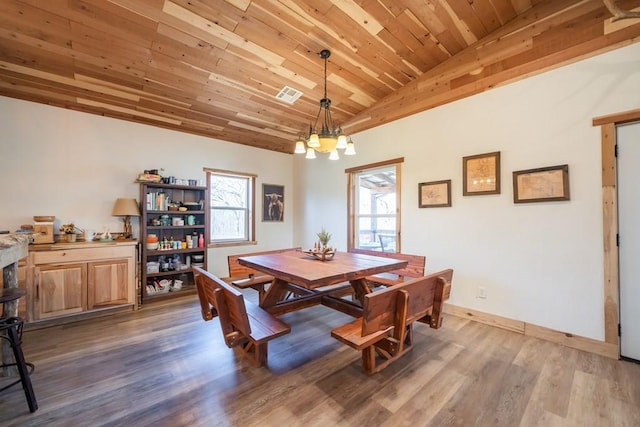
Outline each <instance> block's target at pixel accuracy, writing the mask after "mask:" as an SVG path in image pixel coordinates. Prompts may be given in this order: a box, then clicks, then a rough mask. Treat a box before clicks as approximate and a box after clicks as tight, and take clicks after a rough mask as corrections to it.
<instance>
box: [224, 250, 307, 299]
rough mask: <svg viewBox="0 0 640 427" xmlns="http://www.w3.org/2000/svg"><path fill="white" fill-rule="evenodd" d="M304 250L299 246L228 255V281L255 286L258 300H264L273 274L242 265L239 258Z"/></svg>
mask: <svg viewBox="0 0 640 427" xmlns="http://www.w3.org/2000/svg"><path fill="white" fill-rule="evenodd" d="M300 250H302V249H301V248H300V247H297V248H287V249H275V250H271V251H262V252H252V253H247V254H240V255H229V256H228V257H227V262H228V264H229V278H228V279H227V282H228V283H231V284H232V285H233V286H235V287H237V288H240V289H246V288H253V289H255V290H256V291H258V301H260V302H262V299H263V298H264V295H265V292H266V289H265V286H266V285H268V284H269V283H271V282H272V281H273V276H270V275H268V274H264V273H261V272H259V271H256V270H254V269H253V268H250V267H245V266H244V265H240V263H239V262H238V258H240V257H245V256H251V255H264V254H270V253H278V252H287V251H300Z"/></svg>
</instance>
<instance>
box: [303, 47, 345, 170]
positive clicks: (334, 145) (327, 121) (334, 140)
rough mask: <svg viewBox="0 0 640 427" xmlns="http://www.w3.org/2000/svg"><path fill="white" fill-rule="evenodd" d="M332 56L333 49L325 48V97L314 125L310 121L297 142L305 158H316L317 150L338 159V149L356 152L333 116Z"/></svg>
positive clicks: (323, 56) (321, 101)
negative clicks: (329, 84)
mask: <svg viewBox="0 0 640 427" xmlns="http://www.w3.org/2000/svg"><path fill="white" fill-rule="evenodd" d="M330 56H331V51H329V50H328V49H323V50H322V51H321V52H320V58H322V59H324V97H323V98H322V99H321V100H320V109H319V110H318V114H317V115H316V121H315V122H314V124H313V125H311V123H309V133H308V134H307V135H306V136H303V137H301V138H300V139H299V140H298V141H297V142H296V149H295V151H294V153H296V154H305V153H306V154H307V155H306V156H305V158H307V159H315V158H316V151H318V152H320V153H329V159H330V160H338V159H339V158H340V156H339V155H338V150H344V154H345V155H347V156H349V155H354V154H356V149H355V146H354V145H353V141H351V137H349V136H347V135H345V134H344V133H343V132H342V128H341V127H340V126H338V125H336V124H335V123H334V121H333V118H332V117H331V100H330V99H329V98H328V97H327V58H329V57H330ZM320 116H322V126H321V127H320V131H319V132H318V131H317V129H318V127H317V126H318V121H319V120H320Z"/></svg>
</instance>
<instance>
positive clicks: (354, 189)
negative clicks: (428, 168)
mask: <svg viewBox="0 0 640 427" xmlns="http://www.w3.org/2000/svg"><path fill="white" fill-rule="evenodd" d="M403 162H404V157H399V158H396V159H391V160H386V161H382V162H377V163H370V164H367V165H362V166H356V167H353V168H348V169H345V173H346V174H347V248H348V249H349V250H350V249H354V248H355V247H356V245H355V243H356V241H357V236H356V232H357V230H358V227H357V224H356V221H358V220H359V218H360V215H359V213H358V211H357V209H358V205H357V200H358V198H357V196H358V179H357V177H358V174H360V173H362V172H367V171H370V170H375V169H379V168H381V167H387V166H394V165H395V168H396V215H395V220H396V230H395V238H396V247H395V252H397V253H398V252H401V248H402V245H401V235H402V234H401V212H402V209H401V188H402V185H401V184H402V180H401V172H402V163H403Z"/></svg>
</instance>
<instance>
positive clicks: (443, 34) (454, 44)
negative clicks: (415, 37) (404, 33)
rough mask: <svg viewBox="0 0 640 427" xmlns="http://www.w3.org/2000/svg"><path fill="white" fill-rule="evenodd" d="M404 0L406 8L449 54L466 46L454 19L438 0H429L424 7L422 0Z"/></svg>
mask: <svg viewBox="0 0 640 427" xmlns="http://www.w3.org/2000/svg"><path fill="white" fill-rule="evenodd" d="M406 1H407V5H408V7H407V8H408V10H409V11H411V13H413V15H415V16H416V18H417V19H418V20H420V22H421V23H422V24H423V25H424V26H425V27H426V28H427V29H428V30H429V32H431V33H432V34H433V35H434V36H435V38H436V39H437V40H438V42H439V43H440V44H441V45H442V46H443V47H444V48H445V49H446V50H447V52H448V53H449V54H450V55H454V54H456V53H458V52H460V51H461V50H462V49H464V48H465V47H467V46H468V43H467V41H466V40H465V38H464V37H463V36H462V34H461V33H460V31H459V30H458V28H457V26H456V24H455V22H454V20H453V19H452V18H451V16H450V15H449V13H448V11H447V10H446V9H445V8H444V7H443V6H442V5H441V4H440V2H429V3H427V6H426V7H425V5H424V2H423V0H406Z"/></svg>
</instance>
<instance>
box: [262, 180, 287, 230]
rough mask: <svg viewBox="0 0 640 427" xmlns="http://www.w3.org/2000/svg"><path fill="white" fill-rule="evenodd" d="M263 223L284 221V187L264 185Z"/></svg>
mask: <svg viewBox="0 0 640 427" xmlns="http://www.w3.org/2000/svg"><path fill="white" fill-rule="evenodd" d="M262 221H269V222H282V221H284V185H273V184H262Z"/></svg>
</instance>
